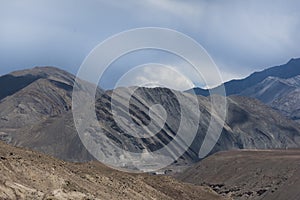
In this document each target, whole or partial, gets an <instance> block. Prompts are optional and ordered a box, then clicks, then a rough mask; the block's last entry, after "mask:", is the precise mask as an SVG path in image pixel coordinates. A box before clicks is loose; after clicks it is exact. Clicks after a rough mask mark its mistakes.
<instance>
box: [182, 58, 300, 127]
mask: <svg viewBox="0 0 300 200" xmlns="http://www.w3.org/2000/svg"><path fill="white" fill-rule="evenodd" d="M224 86H225V88H226V93H227V95H240V96H247V97H252V98H256V99H258V100H260V101H262V102H263V103H265V104H267V105H269V106H271V107H272V108H274V109H275V110H278V111H279V112H280V113H281V114H283V115H284V116H286V117H288V118H290V119H293V120H296V121H299V118H300V59H299V58H298V59H291V60H290V61H289V62H288V63H286V64H284V65H280V66H276V67H271V68H268V69H265V70H263V71H260V72H255V73H253V74H251V75H250V76H248V77H246V78H244V79H240V80H232V81H228V82H226V83H224ZM215 89H218V87H217V88H214V89H212V90H215ZM188 92H195V93H196V94H198V95H204V96H209V91H208V90H204V89H201V88H194V89H193V90H189V91H188Z"/></svg>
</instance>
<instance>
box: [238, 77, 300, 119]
mask: <svg viewBox="0 0 300 200" xmlns="http://www.w3.org/2000/svg"><path fill="white" fill-rule="evenodd" d="M241 95H243V96H249V97H253V98H256V99H259V100H260V101H262V102H264V103H266V104H267V105H270V106H271V107H272V108H274V109H276V110H278V111H279V112H280V113H282V114H283V115H285V116H286V117H288V118H290V119H293V120H296V121H298V120H299V117H300V76H295V77H293V78H289V79H281V78H277V77H268V78H266V79H265V80H264V81H262V82H261V83H258V84H257V85H255V86H253V87H250V88H248V89H247V90H245V91H244V92H242V93H241Z"/></svg>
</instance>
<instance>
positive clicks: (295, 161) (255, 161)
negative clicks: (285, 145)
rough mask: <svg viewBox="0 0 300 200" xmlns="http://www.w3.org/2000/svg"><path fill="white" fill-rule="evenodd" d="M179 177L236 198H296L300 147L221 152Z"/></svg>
mask: <svg viewBox="0 0 300 200" xmlns="http://www.w3.org/2000/svg"><path fill="white" fill-rule="evenodd" d="M177 178H178V179H179V180H182V181H186V182H189V183H194V184H197V185H207V186H210V187H211V188H212V189H213V190H215V191H216V192H218V193H219V194H221V195H223V196H227V197H231V198H233V199H237V200H244V199H251V200H254V199H255V200H259V199H264V200H297V199H299V196H300V191H299V188H300V150H299V149H294V150H252V151H251V150H239V151H229V152H218V153H216V154H214V155H212V156H210V157H208V158H206V159H204V160H202V161H201V162H199V163H197V164H196V165H194V166H193V167H191V168H190V169H188V170H187V171H185V172H183V173H181V174H178V175H177Z"/></svg>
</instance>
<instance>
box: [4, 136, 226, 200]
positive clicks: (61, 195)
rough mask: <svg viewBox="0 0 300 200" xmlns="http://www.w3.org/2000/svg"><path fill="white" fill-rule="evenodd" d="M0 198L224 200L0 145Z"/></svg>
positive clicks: (168, 181) (171, 182)
mask: <svg viewBox="0 0 300 200" xmlns="http://www.w3.org/2000/svg"><path fill="white" fill-rule="evenodd" d="M0 199H63V200H65V199H70V200H71V199H101V200H105V199H109V200H114V199H130V200H132V199H138V200H141V199H162V200H168V199H170V200H171V199H183V200H184V199H195V200H197V199H199V200H208V199H211V200H218V199H220V200H221V199H224V198H222V197H221V196H220V195H218V194H217V193H216V192H214V191H213V190H211V189H210V188H209V187H206V186H195V185H191V184H188V183H181V182H179V181H176V180H175V179H173V178H171V177H167V176H153V175H147V174H129V173H125V172H120V171H116V170H113V169H110V168H108V167H105V166H104V165H102V164H100V163H98V162H95V161H93V162H88V163H81V164H79V163H77V164H76V163H70V162H64V161H61V160H58V159H55V158H53V157H50V156H46V155H44V154H40V153H36V152H33V151H30V150H25V149H21V148H16V147H12V146H9V145H6V144H4V143H3V142H0Z"/></svg>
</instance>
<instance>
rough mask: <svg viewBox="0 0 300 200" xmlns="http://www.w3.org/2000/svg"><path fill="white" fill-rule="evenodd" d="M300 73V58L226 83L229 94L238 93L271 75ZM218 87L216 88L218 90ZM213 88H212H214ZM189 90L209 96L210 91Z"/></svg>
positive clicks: (283, 76)
mask: <svg viewBox="0 0 300 200" xmlns="http://www.w3.org/2000/svg"><path fill="white" fill-rule="evenodd" d="M297 75H300V58H297V59H291V60H290V61H289V62H288V63H286V64H284V65H280V66H275V67H270V68H267V69H265V70H263V71H260V72H254V73H253V74H251V75H250V76H248V77H246V78H244V79H239V80H231V81H228V82H225V83H224V86H225V88H226V94H227V95H237V94H240V93H241V92H243V91H244V90H246V89H248V88H250V87H252V86H254V85H256V84H257V83H260V82H261V81H263V80H264V79H266V78H268V77H269V76H273V77H277V78H282V79H288V78H292V77H295V76H297ZM217 88H218V87H216V88H214V89H215V90H217ZM214 89H212V90H214ZM188 92H194V93H195V94H197V95H202V96H207V95H209V91H208V90H205V89H201V88H193V89H192V90H189V91H188Z"/></svg>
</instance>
